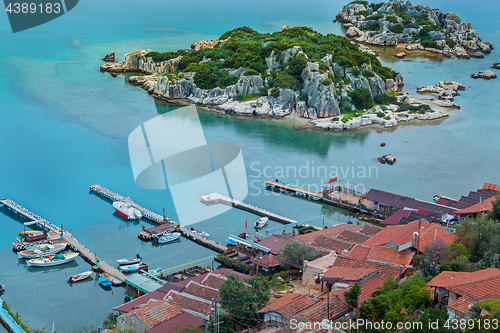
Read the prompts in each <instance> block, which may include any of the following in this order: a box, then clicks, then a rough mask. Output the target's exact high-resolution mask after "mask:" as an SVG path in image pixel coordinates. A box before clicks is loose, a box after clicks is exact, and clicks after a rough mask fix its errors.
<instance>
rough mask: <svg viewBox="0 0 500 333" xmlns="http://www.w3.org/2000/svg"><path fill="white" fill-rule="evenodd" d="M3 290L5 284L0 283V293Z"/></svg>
mask: <svg viewBox="0 0 500 333" xmlns="http://www.w3.org/2000/svg"><path fill="white" fill-rule="evenodd" d="M4 291H5V286H4V285H3V284H1V283H0V293H3V292H4Z"/></svg>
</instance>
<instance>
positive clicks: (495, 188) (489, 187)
mask: <svg viewBox="0 0 500 333" xmlns="http://www.w3.org/2000/svg"><path fill="white" fill-rule="evenodd" d="M482 190H493V191H500V185H495V184H490V183H484V185H483V188H482Z"/></svg>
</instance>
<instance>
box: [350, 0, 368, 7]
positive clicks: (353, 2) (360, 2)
mask: <svg viewBox="0 0 500 333" xmlns="http://www.w3.org/2000/svg"><path fill="white" fill-rule="evenodd" d="M349 4H358V5H363V6H365V7H368V1H363V0H355V1H352V2H349Z"/></svg>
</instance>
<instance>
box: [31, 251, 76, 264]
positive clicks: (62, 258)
mask: <svg viewBox="0 0 500 333" xmlns="http://www.w3.org/2000/svg"><path fill="white" fill-rule="evenodd" d="M76 257H78V253H74V252H70V253H63V254H56V255H52V256H40V258H37V259H30V260H27V261H26V264H28V267H47V266H57V265H62V264H66V263H68V262H71V261H73V260H75V259H76Z"/></svg>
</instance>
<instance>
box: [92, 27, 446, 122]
mask: <svg viewBox="0 0 500 333" xmlns="http://www.w3.org/2000/svg"><path fill="white" fill-rule="evenodd" d="M101 70H102V71H110V72H119V71H120V70H122V71H127V72H131V71H138V72H143V73H146V74H147V75H142V76H130V77H129V82H131V83H133V84H136V85H138V86H141V87H142V88H144V89H145V90H147V91H148V93H150V94H152V95H153V96H154V97H155V98H158V99H162V100H166V101H169V102H173V103H178V104H196V105H198V106H201V107H204V108H207V109H210V110H214V111H218V112H222V113H227V114H240V115H252V116H263V117H276V118H282V117H286V116H290V115H292V114H296V115H298V116H300V117H303V118H306V119H310V124H311V125H312V126H313V127H315V128H318V129H327V130H344V129H356V128H359V127H361V126H365V125H371V124H378V125H381V126H383V127H394V126H397V124H398V123H399V122H401V121H408V120H429V119H436V118H440V117H445V116H446V113H445V112H438V111H435V110H431V109H430V108H429V107H428V106H427V105H424V104H422V103H420V102H419V101H417V100H415V99H413V98H411V96H409V95H408V94H402V93H400V91H401V90H402V88H403V86H404V79H403V76H402V75H401V74H400V73H398V72H395V71H393V70H392V69H390V68H387V67H383V66H382V65H381V64H380V62H379V61H378V59H377V58H376V57H375V56H374V55H372V54H370V53H367V52H365V50H363V49H360V48H359V47H358V46H357V45H355V44H353V43H351V42H350V41H348V40H347V39H346V38H344V37H340V36H335V35H326V36H325V35H322V34H319V33H317V32H315V31H314V30H312V29H310V28H287V29H283V30H282V31H280V32H276V33H273V34H259V33H257V32H256V31H254V30H252V29H250V28H246V27H243V28H238V29H234V30H231V31H229V32H227V33H225V34H224V35H223V36H221V38H220V39H219V40H216V41H210V42H208V41H201V42H198V43H193V44H192V49H191V50H179V51H175V52H164V53H159V52H153V51H152V50H150V49H145V50H137V51H134V52H131V53H129V54H127V55H126V56H125V61H124V63H118V64H117V65H116V66H115V67H113V65H112V64H105V65H103V66H101Z"/></svg>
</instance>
